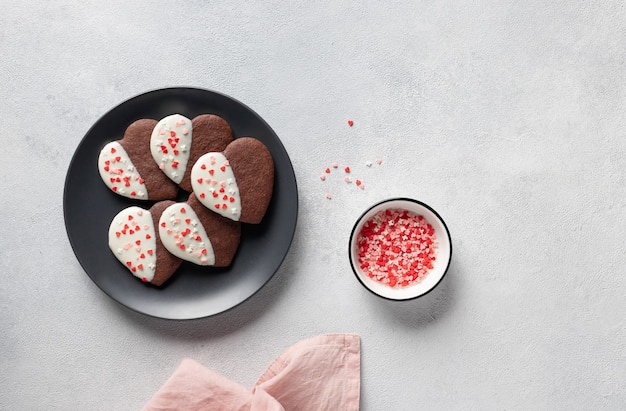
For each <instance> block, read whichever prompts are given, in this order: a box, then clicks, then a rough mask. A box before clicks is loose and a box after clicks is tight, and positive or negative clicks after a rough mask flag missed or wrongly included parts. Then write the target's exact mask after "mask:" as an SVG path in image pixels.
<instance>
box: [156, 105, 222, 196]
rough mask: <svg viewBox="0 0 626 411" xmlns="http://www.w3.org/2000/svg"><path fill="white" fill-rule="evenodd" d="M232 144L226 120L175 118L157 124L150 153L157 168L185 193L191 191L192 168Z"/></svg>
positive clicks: (177, 115)
mask: <svg viewBox="0 0 626 411" xmlns="http://www.w3.org/2000/svg"><path fill="white" fill-rule="evenodd" d="M232 140H233V132H232V130H231V128H230V126H229V125H228V123H227V122H226V120H224V119H223V118H221V117H219V116H216V115H213V114H202V115H200V116H198V117H196V118H194V119H193V120H189V119H188V118H186V117H184V116H182V115H180V114H172V115H170V116H167V117H165V118H163V119H162V120H160V121H159V122H157V123H156V124H155V126H154V127H153V130H152V132H151V139H150V152H151V154H152V158H153V160H154V161H155V162H156V164H157V166H158V167H159V168H160V169H161V170H162V171H163V173H165V175H166V176H167V177H168V178H170V179H171V180H172V181H173V182H174V183H176V184H178V185H179V186H180V187H181V188H182V189H183V190H186V191H189V192H190V191H191V189H192V187H191V177H190V174H191V167H192V166H193V164H194V163H195V162H196V161H197V160H198V158H199V157H200V156H201V155H203V154H204V153H207V152H209V151H222V150H223V149H224V148H225V147H226V146H227V145H228V144H229V143H230V142H231V141H232Z"/></svg>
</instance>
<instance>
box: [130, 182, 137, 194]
mask: <svg viewBox="0 0 626 411" xmlns="http://www.w3.org/2000/svg"><path fill="white" fill-rule="evenodd" d="M128 185H130V184H128ZM130 195H131V196H133V197H135V196H136V195H137V193H135V192H134V191H131V192H130Z"/></svg>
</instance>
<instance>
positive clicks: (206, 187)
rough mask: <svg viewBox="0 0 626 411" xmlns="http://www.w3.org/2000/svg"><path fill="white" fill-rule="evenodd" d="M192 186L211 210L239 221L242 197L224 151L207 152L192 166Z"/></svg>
mask: <svg viewBox="0 0 626 411" xmlns="http://www.w3.org/2000/svg"><path fill="white" fill-rule="evenodd" d="M191 187H192V188H193V192H194V194H195V195H196V197H198V200H199V201H200V202H201V203H202V204H203V205H204V206H205V207H207V208H208V209H209V210H211V211H214V212H216V213H218V214H220V215H222V216H224V217H226V218H230V219H231V220H234V221H239V218H240V217H241V197H240V195H239V188H238V187H237V181H236V180H235V175H234V173H233V170H232V168H231V167H230V164H229V163H228V159H227V158H226V157H225V156H224V154H222V153H206V154H205V155H203V156H202V157H200V158H199V159H198V161H196V164H194V165H193V167H192V168H191Z"/></svg>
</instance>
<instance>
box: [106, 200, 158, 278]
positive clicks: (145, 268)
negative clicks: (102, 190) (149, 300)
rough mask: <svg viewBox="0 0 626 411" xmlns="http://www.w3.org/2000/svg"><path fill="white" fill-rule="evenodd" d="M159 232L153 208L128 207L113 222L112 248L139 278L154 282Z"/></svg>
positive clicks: (110, 239) (116, 255) (111, 227)
mask: <svg viewBox="0 0 626 411" xmlns="http://www.w3.org/2000/svg"><path fill="white" fill-rule="evenodd" d="M156 246H157V242H156V233H155V230H154V225H153V222H152V215H151V214H150V212H149V211H147V210H144V209H143V208H140V207H135V206H133V207H128V208H125V209H124V210H122V211H120V212H119V213H118V214H117V215H116V216H115V217H114V218H113V221H112V222H111V225H110V226H109V248H110V249H111V251H113V254H114V255H115V257H116V258H117V259H118V260H120V262H121V263H122V264H124V266H125V267H126V268H128V269H129V270H130V272H131V273H133V275H134V276H135V277H137V278H140V279H141V280H142V281H144V282H150V281H152V279H153V278H154V273H155V271H156Z"/></svg>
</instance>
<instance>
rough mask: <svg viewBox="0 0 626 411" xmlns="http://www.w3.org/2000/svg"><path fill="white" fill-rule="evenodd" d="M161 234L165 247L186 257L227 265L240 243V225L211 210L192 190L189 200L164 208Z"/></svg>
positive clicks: (207, 264)
mask: <svg viewBox="0 0 626 411" xmlns="http://www.w3.org/2000/svg"><path fill="white" fill-rule="evenodd" d="M159 234H160V238H161V242H162V243H163V245H164V246H165V248H167V250H168V251H169V252H170V253H172V254H174V255H175V256H177V257H179V258H182V259H183V260H186V261H189V262H192V263H194V264H198V265H205V266H216V267H226V266H229V265H230V263H231V262H232V260H233V257H234V256H235V253H236V252H237V248H238V247H239V240H240V238H241V225H240V224H239V223H237V222H235V221H231V220H228V219H226V218H223V217H221V216H219V215H217V214H215V213H212V212H210V211H208V210H207V209H206V208H205V207H204V206H202V204H200V203H199V202H198V200H197V199H196V197H195V196H194V195H193V194H190V196H189V199H188V200H187V202H184V203H174V204H172V205H170V206H169V207H167V208H166V209H165V210H164V211H163V213H162V215H161V219H160V220H159Z"/></svg>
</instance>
